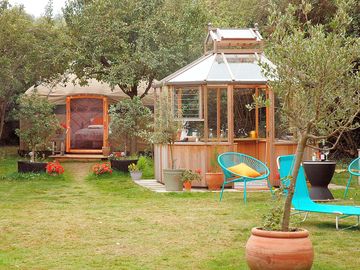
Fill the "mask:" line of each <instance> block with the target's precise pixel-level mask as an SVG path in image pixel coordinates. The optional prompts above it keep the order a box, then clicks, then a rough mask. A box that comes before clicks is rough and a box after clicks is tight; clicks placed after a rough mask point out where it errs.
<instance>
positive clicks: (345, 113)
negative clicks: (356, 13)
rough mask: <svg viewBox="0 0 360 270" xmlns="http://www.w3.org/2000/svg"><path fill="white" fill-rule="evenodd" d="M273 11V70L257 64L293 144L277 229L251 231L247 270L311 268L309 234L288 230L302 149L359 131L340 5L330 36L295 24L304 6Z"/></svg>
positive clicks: (352, 51) (350, 47)
mask: <svg viewBox="0 0 360 270" xmlns="http://www.w3.org/2000/svg"><path fill="white" fill-rule="evenodd" d="M339 3H341V1H340V2H339ZM273 7H274V9H273V12H272V15H271V16H270V17H271V18H272V21H271V22H270V25H272V27H271V28H272V29H274V30H275V31H274V32H273V33H272V36H271V41H272V42H271V43H270V48H269V51H268V55H269V56H270V59H272V61H274V63H275V64H276V67H275V66H272V65H269V64H267V63H263V70H264V74H266V76H268V78H269V79H270V80H269V86H270V89H272V90H273V91H274V93H275V94H276V95H277V97H278V98H279V100H280V107H278V110H280V111H281V113H282V117H283V120H285V121H287V123H288V126H290V128H291V130H292V132H293V134H294V135H296V136H295V137H296V138H297V142H298V144H297V149H296V153H295V161H294V164H293V170H292V175H291V179H290V184H289V186H288V187H286V189H287V192H286V193H287V196H286V198H284V199H283V200H281V202H282V205H281V207H280V208H279V210H278V212H279V213H280V214H279V220H278V226H276V227H277V228H275V229H274V228H266V227H262V228H254V229H252V231H251V234H252V235H251V237H250V239H249V240H248V243H247V245H246V254H247V255H246V258H247V262H248V265H249V266H250V269H311V266H312V261H313V250H312V245H311V241H310V239H309V233H308V231H306V230H304V229H299V228H291V227H290V210H291V202H292V198H293V195H294V187H295V185H296V179H297V176H298V172H299V168H300V165H301V162H302V160H303V155H304V149H305V147H306V146H310V147H313V148H314V147H315V146H314V144H315V142H316V141H318V140H322V139H327V138H329V137H335V138H336V137H337V141H338V140H339V138H340V136H341V135H342V133H343V132H345V131H347V130H351V129H356V128H358V127H359V125H358V124H355V121H354V119H355V117H356V116H357V115H359V113H360V96H359V95H358V93H357V91H358V89H359V84H360V74H359V72H358V71H354V70H355V65H356V59H357V58H358V43H357V41H356V40H355V39H353V38H352V37H348V36H346V35H345V32H346V26H347V23H348V22H349V20H348V19H349V17H348V16H347V12H346V10H344V7H343V6H342V5H341V4H338V6H337V12H336V14H335V16H334V19H333V20H332V22H331V24H330V28H332V31H331V32H330V33H325V29H326V27H323V26H319V25H316V26H313V25H311V23H310V22H309V21H306V20H305V22H299V21H298V19H297V18H300V17H301V18H308V13H309V12H310V11H311V5H310V4H309V3H305V4H303V5H301V6H299V7H295V6H292V5H289V7H288V8H287V10H286V14H285V15H284V14H281V13H279V12H278V11H277V10H276V7H275V6H273ZM339 18H342V20H341V21H339ZM325 59H331V61H324V60H325ZM324 82H326V83H324ZM333 147H334V146H333ZM272 212H273V211H272ZM254 247H255V248H254ZM255 250H256V251H255ZM304 250H306V251H309V252H306V254H304V253H303V251H304ZM254 251H255V252H254ZM299 254H302V256H300V257H298V255H299Z"/></svg>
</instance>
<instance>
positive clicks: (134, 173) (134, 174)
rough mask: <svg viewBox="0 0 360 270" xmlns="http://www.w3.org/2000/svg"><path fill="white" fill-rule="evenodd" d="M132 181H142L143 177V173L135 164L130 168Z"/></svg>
mask: <svg viewBox="0 0 360 270" xmlns="http://www.w3.org/2000/svg"><path fill="white" fill-rule="evenodd" d="M128 169H129V172H130V176H131V179H132V180H133V181H136V180H140V179H141V176H142V171H140V170H139V167H138V166H137V165H136V164H135V163H131V164H130V165H129V167H128Z"/></svg>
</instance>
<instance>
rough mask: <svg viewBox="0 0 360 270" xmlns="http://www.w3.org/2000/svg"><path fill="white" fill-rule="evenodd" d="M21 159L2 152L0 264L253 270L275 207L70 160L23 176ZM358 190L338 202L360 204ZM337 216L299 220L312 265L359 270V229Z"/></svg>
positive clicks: (265, 196)
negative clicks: (258, 241)
mask: <svg viewBox="0 0 360 270" xmlns="http://www.w3.org/2000/svg"><path fill="white" fill-rule="evenodd" d="M3 152H4V151H3ZM0 153H1V152H0ZM16 160H17V158H16V157H15V156H9V155H2V156H1V155H0V176H2V177H1V180H0V198H1V200H0V269H247V267H246V262H245V254H244V246H245V243H246V240H247V239H248V237H249V233H250V229H251V228H252V227H254V226H257V225H259V224H260V222H261V217H262V215H263V214H264V213H266V211H268V209H269V205H270V204H271V203H272V202H271V196H270V193H269V192H257V193H250V194H249V196H248V203H247V205H244V203H243V200H242V194H241V193H226V194H225V196H224V200H223V202H222V203H219V201H218V193H210V192H209V193H182V194H176V193H168V194H156V193H153V192H150V191H148V190H145V189H143V188H141V187H139V186H137V185H136V184H134V183H133V182H132V181H131V179H130V178H129V176H128V175H126V174H119V173H114V174H113V175H112V176H107V177H95V176H92V175H91V174H90V166H91V165H90V164H86V163H64V166H65V170H66V173H65V175H64V176H62V177H49V176H41V177H37V176H35V177H30V178H29V179H26V178H24V177H21V178H19V177H18V176H17V174H14V172H15V171H16ZM346 178H347V174H346V173H343V174H341V175H336V180H335V181H336V182H337V183H340V184H341V183H342V184H343V183H344V182H345V181H346ZM354 186H355V185H354ZM358 191H360V188H355V189H352V190H351V193H350V195H351V197H353V200H348V201H341V203H348V204H351V203H354V202H355V203H358V204H360V196H358ZM333 194H334V196H335V197H337V198H340V197H341V196H342V194H343V190H334V191H333ZM334 221H335V217H334V216H327V215H318V214H313V215H310V217H309V219H308V220H307V221H306V222H305V223H303V224H302V225H301V227H303V228H306V229H308V230H309V231H310V233H311V239H312V242H313V245H314V248H315V263H314V268H313V269H326V270H329V269H358V266H359V265H360V256H358V255H360V249H359V247H358V243H359V242H360V231H359V230H358V229H351V230H345V231H336V230H335V223H334ZM354 221H355V220H354V219H351V218H350V219H348V220H344V221H342V224H343V225H350V224H351V223H352V222H354Z"/></svg>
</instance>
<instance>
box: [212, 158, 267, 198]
mask: <svg viewBox="0 0 360 270" xmlns="http://www.w3.org/2000/svg"><path fill="white" fill-rule="evenodd" d="M218 163H219V165H220V167H221V169H222V171H223V173H224V182H223V184H222V187H221V193H220V201H221V200H222V197H223V193H224V188H225V185H226V184H230V183H235V182H243V183H244V202H245V203H246V182H250V181H258V180H263V179H266V180H267V181H268V186H269V187H270V183H269V180H268V176H269V173H270V171H269V169H268V167H266V165H265V164H264V163H262V162H261V161H260V160H257V159H256V158H253V157H251V156H248V155H245V154H241V153H236V152H227V153H223V154H221V155H219V156H218ZM239 163H245V164H246V165H247V166H249V167H251V168H252V169H254V170H255V171H257V172H259V173H260V174H261V175H260V176H258V177H254V178H253V177H248V176H244V175H239V174H236V173H233V172H231V171H229V170H228V168H229V167H232V166H235V165H237V164H239Z"/></svg>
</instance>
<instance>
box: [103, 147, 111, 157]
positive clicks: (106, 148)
mask: <svg viewBox="0 0 360 270" xmlns="http://www.w3.org/2000/svg"><path fill="white" fill-rule="evenodd" d="M101 150H102V154H103V155H104V156H106V157H108V156H109V155H110V147H109V146H103V147H102V148H101Z"/></svg>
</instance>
